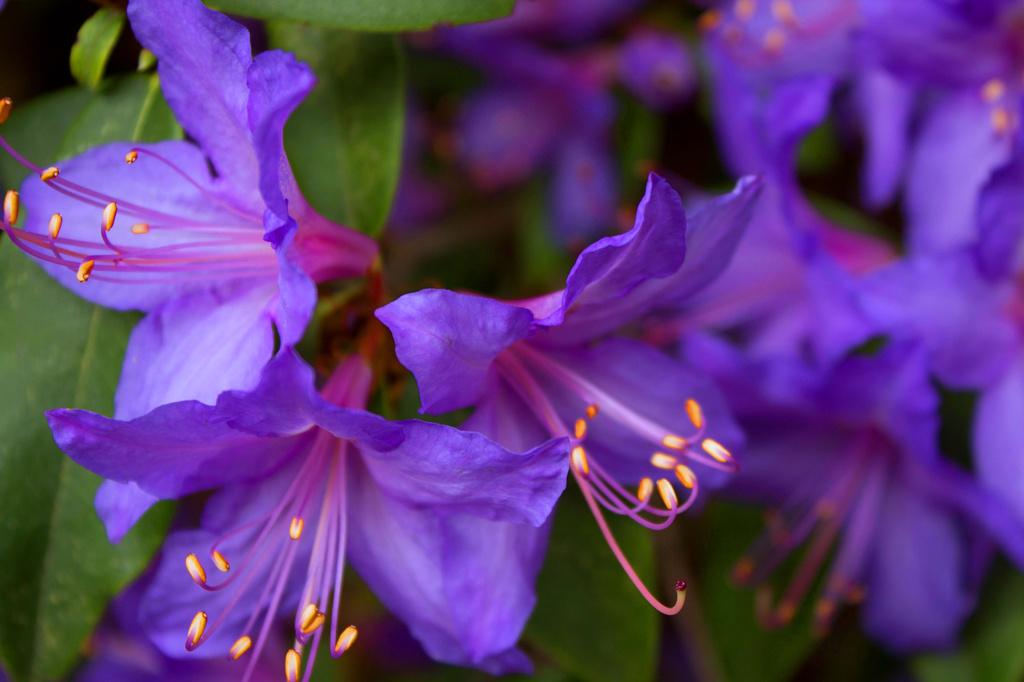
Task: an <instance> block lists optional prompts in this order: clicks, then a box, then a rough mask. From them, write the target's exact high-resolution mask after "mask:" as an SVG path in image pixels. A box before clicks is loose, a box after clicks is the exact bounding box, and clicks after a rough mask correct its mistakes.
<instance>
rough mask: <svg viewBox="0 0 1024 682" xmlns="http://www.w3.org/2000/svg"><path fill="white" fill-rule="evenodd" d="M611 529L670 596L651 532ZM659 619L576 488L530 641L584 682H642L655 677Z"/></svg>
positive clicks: (564, 509) (546, 572) (565, 502)
mask: <svg viewBox="0 0 1024 682" xmlns="http://www.w3.org/2000/svg"><path fill="white" fill-rule="evenodd" d="M608 524H609V526H610V527H611V529H612V532H613V533H615V537H616V539H617V540H618V541H619V546H620V547H621V548H622V551H623V552H625V554H626V556H627V557H628V558H629V560H630V562H631V563H632V564H633V567H634V568H635V569H636V572H637V574H638V575H639V576H640V577H641V578H642V579H643V580H644V582H645V583H646V584H647V585H650V586H653V587H654V588H655V589H654V590H653V591H654V592H655V593H656V594H660V593H663V592H665V591H666V590H659V589H656V588H657V587H658V586H657V585H654V581H653V575H654V549H653V547H652V545H651V533H650V531H648V530H646V529H644V528H642V527H641V526H639V525H637V524H636V523H633V522H632V521H629V520H626V519H624V518H622V517H611V518H609V519H608ZM669 591H671V590H669ZM672 597H673V599H674V598H675V594H674V593H673V594H672ZM661 618H662V616H661V615H660V614H658V612H657V611H655V610H654V609H652V608H651V607H650V606H649V605H648V604H647V602H645V601H644V599H643V597H641V596H640V594H639V593H638V592H637V591H636V588H635V587H634V586H633V584H632V582H630V580H629V578H628V577H626V574H625V573H624V572H623V570H622V568H621V567H620V566H619V562H618V561H616V560H615V556H614V555H613V554H612V552H611V549H609V548H608V545H607V544H606V543H605V540H604V537H603V536H602V535H601V531H600V530H599V529H598V527H597V524H596V523H595V522H594V518H593V517H592V516H591V514H590V510H589V509H588V507H587V505H586V503H585V502H584V500H583V498H582V496H581V495H580V493H579V491H578V490H577V489H576V488H575V487H574V486H572V484H571V483H570V490H568V491H567V492H566V494H564V495H563V496H562V499H561V500H560V501H559V503H558V509H557V511H556V516H555V527H554V530H553V531H552V534H551V545H550V547H549V548H548V556H547V560H546V561H545V563H544V569H543V570H542V571H541V574H540V578H539V580H538V582H537V608H536V609H535V610H534V612H533V617H532V618H531V619H530V622H529V623H528V624H527V626H526V639H527V641H528V642H529V643H530V644H531V645H532V646H533V647H534V648H536V649H538V650H540V651H541V652H543V653H544V654H546V655H548V656H550V657H551V658H552V659H553V660H554V661H555V663H557V664H558V666H559V667H560V668H561V669H563V670H565V671H567V672H569V673H570V674H572V675H574V676H578V677H580V678H582V679H584V680H589V681H590V682H606V681H607V682H618V681H619V680H634V681H636V682H644V681H645V680H650V679H652V678H653V677H654V671H655V668H656V664H657V656H658V634H659V625H660V622H659V621H660V619H661Z"/></svg>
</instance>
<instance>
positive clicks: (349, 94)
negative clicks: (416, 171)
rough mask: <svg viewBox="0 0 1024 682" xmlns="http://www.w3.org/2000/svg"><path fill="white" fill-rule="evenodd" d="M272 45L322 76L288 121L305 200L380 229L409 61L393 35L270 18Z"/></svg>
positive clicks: (393, 179) (387, 207) (344, 220)
mask: <svg viewBox="0 0 1024 682" xmlns="http://www.w3.org/2000/svg"><path fill="white" fill-rule="evenodd" d="M268 30H269V33H270V38H271V42H272V44H274V45H275V46H277V47H282V48H284V49H286V50H290V51H292V52H294V53H295V54H296V55H297V56H298V57H299V59H302V60H303V61H306V62H308V63H309V64H310V65H311V66H312V67H313V69H314V71H316V74H317V77H318V78H319V79H320V82H319V84H318V85H317V87H316V89H315V90H314V91H313V92H312V93H311V94H310V96H309V97H308V98H306V101H305V102H303V103H302V105H301V106H300V107H299V108H298V110H297V111H296V112H295V113H294V114H292V116H291V118H290V119H289V121H288V125H287V126H286V127H285V138H284V143H285V148H286V149H287V151H288V159H289V161H290V163H291V166H292V170H293V171H294V172H295V178H296V180H297V181H298V183H299V187H301V188H302V192H303V194H304V195H305V196H306V199H307V200H308V201H309V202H310V204H312V205H313V207H314V208H316V209H317V210H318V211H319V212H320V213H322V214H323V215H325V216H326V217H328V218H330V219H331V220H334V221H335V222H339V223H341V224H343V225H347V226H349V227H352V228H354V229H357V230H360V231H361V232H365V233H367V234H371V235H377V234H380V231H381V230H382V229H383V227H384V221H386V220H387V217H388V213H389V212H390V211H391V202H392V200H393V199H394V196H395V188H396V187H397V185H398V172H399V169H400V167H401V157H402V131H403V127H404V124H405V62H404V59H403V57H402V52H401V47H400V45H399V43H398V40H397V38H396V37H395V36H389V35H373V34H366V33H353V32H350V31H339V30H332V29H324V28H317V27H314V26H300V25H297V24H287V23H281V22H278V23H273V24H270V25H269V29H268Z"/></svg>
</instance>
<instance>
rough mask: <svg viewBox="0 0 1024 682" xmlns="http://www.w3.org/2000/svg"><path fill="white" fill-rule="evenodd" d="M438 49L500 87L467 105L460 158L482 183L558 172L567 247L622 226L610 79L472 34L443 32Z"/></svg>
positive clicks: (596, 70) (555, 185)
mask: <svg viewBox="0 0 1024 682" xmlns="http://www.w3.org/2000/svg"><path fill="white" fill-rule="evenodd" d="M437 41H438V47H439V48H440V49H442V50H443V51H445V52H447V53H450V54H453V55H456V56H458V57H460V58H462V59H465V60H467V61H470V62H472V63H473V64H475V65H476V66H477V67H479V68H480V69H482V70H483V71H485V72H486V73H487V74H488V76H489V77H490V78H491V79H492V81H493V82H492V83H491V84H489V85H488V86H486V87H484V88H482V89H481V90H479V91H477V92H476V93H474V94H472V95H471V96H470V97H469V98H468V99H467V101H466V103H465V105H464V107H463V111H462V115H461V117H460V119H459V122H458V130H457V134H456V152H457V154H458V156H459V159H460V162H461V163H462V164H463V165H464V166H465V167H466V169H467V170H468V171H469V173H470V175H471V177H472V178H473V180H474V182H475V183H476V184H477V185H478V186H480V187H481V188H483V189H497V188H500V187H505V186H508V185H510V184H514V183H518V182H521V181H523V180H525V179H526V178H528V177H530V176H531V175H532V174H534V173H536V172H537V171H538V170H540V169H542V168H545V167H550V168H551V169H552V172H553V174H554V178H553V182H552V184H551V195H550V205H551V217H552V220H553V223H554V225H555V228H556V230H557V232H558V234H559V236H560V237H561V238H562V239H563V240H565V241H572V240H576V239H582V238H588V237H590V236H592V235H594V234H599V233H601V232H605V231H607V230H608V228H609V227H610V226H612V225H614V224H615V209H616V197H617V195H618V185H617V178H616V171H615V159H614V155H613V154H612V132H613V131H612V125H613V123H614V111H615V104H614V100H613V99H612V96H611V93H610V92H609V90H608V86H609V82H610V78H609V77H608V76H607V75H606V74H605V73H604V71H605V70H606V69H603V68H601V67H600V66H599V65H597V64H595V63H594V60H591V59H588V58H570V57H568V56H563V55H560V54H558V53H555V52H553V51H551V50H548V49H544V48H541V47H539V46H537V45H534V44H532V43H528V42H525V41H521V40H497V39H494V38H491V37H488V36H481V35H478V34H477V32H475V31H469V30H466V27H460V28H458V29H452V30H450V31H445V32H440V33H439V34H437Z"/></svg>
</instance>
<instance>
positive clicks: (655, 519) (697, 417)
mask: <svg viewBox="0 0 1024 682" xmlns="http://www.w3.org/2000/svg"><path fill="white" fill-rule="evenodd" d="M498 368H499V371H500V372H501V374H502V375H503V377H504V378H505V379H506V380H507V381H508V382H509V384H510V385H512V386H513V387H514V388H515V389H516V391H517V392H518V393H519V395H520V397H521V398H522V399H523V400H524V401H525V402H526V404H527V405H529V406H530V407H531V408H532V409H533V410H534V412H535V414H536V415H537V417H538V418H539V419H540V421H541V422H542V423H543V424H544V425H545V427H546V428H547V429H548V431H549V432H550V433H551V435H552V436H555V437H567V438H569V439H570V441H571V443H572V450H571V454H570V459H571V464H572V467H571V470H572V473H573V478H575V479H576V483H577V484H578V485H579V487H580V490H581V492H582V493H583V496H584V498H585V499H586V501H587V505H588V506H589V507H590V510H591V512H592V513H593V515H594V519H595V521H596V522H597V524H598V526H599V528H600V529H601V532H602V534H603V535H604V537H605V540H606V541H607V542H608V545H609V547H610V548H611V550H612V552H613V553H614V554H615V556H616V558H617V559H618V560H619V563H620V564H621V565H622V568H623V570H625V571H626V574H627V575H628V576H629V577H630V579H631V580H632V581H633V584H634V585H635V586H636V587H637V589H638V590H639V591H640V593H641V594H642V595H643V596H644V598H645V599H647V601H648V602H649V603H650V604H651V605H652V606H653V607H654V608H656V609H658V610H659V611H661V612H662V613H665V614H669V615H671V614H673V613H677V612H678V611H679V610H680V609H681V608H682V605H683V600H684V599H685V591H684V590H685V583H682V582H681V581H680V584H682V585H683V589H678V588H677V601H676V604H675V605H674V606H671V607H670V606H666V605H665V604H662V603H661V602H660V601H659V600H658V599H656V598H655V597H654V596H653V595H651V593H650V591H649V590H648V589H647V587H646V586H645V585H644V584H643V582H642V581H641V580H640V578H639V577H638V576H637V574H636V571H635V570H634V569H633V567H632V565H631V564H630V563H629V560H628V559H627V558H626V557H625V555H624V554H623V552H622V551H621V549H620V548H619V546H618V543H617V542H616V540H615V538H614V536H613V534H612V533H611V530H610V529H609V528H608V524H607V522H606V521H605V519H604V516H603V514H602V511H601V510H602V509H604V510H606V511H609V512H611V513H613V514H617V515H620V516H627V517H629V518H630V519H632V520H633V521H636V522H637V523H639V524H640V525H642V526H644V527H646V528H649V529H652V530H660V529H663V528H667V527H668V526H669V525H671V524H672V522H673V521H674V520H675V518H676V517H677V516H678V515H679V514H681V513H683V512H684V511H686V510H687V509H689V508H690V507H691V506H692V505H693V503H694V502H695V501H696V499H697V492H698V489H699V486H698V481H697V475H696V474H695V473H694V471H693V469H691V468H690V466H689V463H691V462H699V463H701V464H703V465H705V466H710V467H712V468H715V469H720V470H723V471H730V472H731V471H736V470H737V466H736V462H735V460H734V459H733V458H732V455H731V454H730V453H729V451H728V450H726V448H725V447H723V446H722V445H721V444H720V443H718V442H717V441H715V440H713V439H711V438H706V437H704V433H705V420H704V415H703V412H702V410H701V408H700V405H699V404H698V403H697V401H696V400H693V399H690V400H687V401H686V407H685V411H686V414H687V419H688V420H689V422H690V423H691V424H692V426H693V428H694V432H693V433H692V434H690V435H688V436H685V437H684V436H680V435H677V434H676V433H675V432H673V431H671V430H668V429H666V428H664V427H663V426H661V425H659V424H657V423H655V422H654V421H652V420H650V419H648V418H647V417H645V416H644V415H642V414H640V413H638V412H636V411H635V410H633V409H631V408H630V407H629V406H628V405H626V404H625V403H623V402H621V401H619V400H617V399H616V398H615V397H614V396H612V395H611V394H609V393H607V392H606V391H604V390H602V389H600V388H599V387H597V386H596V385H594V384H593V383H591V382H589V381H587V380H586V379H584V378H583V377H581V376H580V375H579V374H577V373H576V372H574V371H572V370H571V369H569V368H568V367H566V366H564V365H563V364H561V363H559V362H557V361H556V360H554V359H552V358H551V357H549V356H548V355H547V354H545V353H543V352H542V351H538V350H536V349H534V348H532V347H530V345H529V344H525V343H518V344H516V345H514V346H513V347H512V348H511V349H510V352H506V353H503V354H502V355H500V356H499V358H498ZM538 377H544V378H545V379H548V380H554V381H555V382H557V383H558V384H559V385H560V386H561V387H563V388H566V389H568V390H569V392H570V393H571V394H573V395H575V396H577V397H578V398H579V401H580V412H579V413H580V414H581V415H585V417H580V418H579V419H577V420H576V421H575V422H574V423H573V426H572V428H571V429H570V428H569V427H568V426H567V425H566V422H565V421H564V420H563V418H562V416H561V415H560V414H559V413H558V412H557V410H556V409H555V408H554V406H553V404H552V401H551V398H550V397H549V396H548V395H547V393H546V392H545V390H544V389H543V388H542V386H541V383H540V382H539V381H538ZM598 418H601V419H609V420H613V421H615V422H617V423H618V424H619V425H621V426H624V427H626V428H627V429H629V430H630V431H631V432H632V433H634V434H635V435H637V436H639V437H641V438H642V439H644V440H646V441H648V442H649V443H651V445H652V447H653V448H654V450H653V451H652V454H651V455H650V458H649V462H650V466H651V474H652V475H651V476H650V477H646V476H645V477H643V478H641V479H640V480H639V482H638V484H637V489H636V492H635V493H634V492H631V491H629V490H627V489H626V488H625V487H623V486H622V485H621V484H620V483H619V481H618V480H617V479H616V478H615V477H614V476H612V475H611V474H610V473H609V472H608V470H607V469H606V468H605V467H603V466H602V465H601V462H600V461H599V458H596V457H594V456H592V455H591V454H588V452H587V449H586V446H585V445H584V442H585V439H586V436H587V431H588V424H589V423H590V422H592V421H593V420H595V419H598ZM672 474H674V475H675V477H676V478H677V479H678V481H679V483H680V484H681V485H682V486H683V488H684V489H685V490H687V491H688V493H687V496H686V499H685V500H683V501H682V502H680V499H679V496H678V495H677V493H676V488H675V485H674V484H673V483H672V481H671V480H670V479H669V478H667V477H666V476H670V475H672ZM655 479H657V482H656V483H655ZM655 489H657V491H658V496H659V497H660V498H661V501H662V504H663V505H664V507H665V508H664V509H659V508H655V507H653V506H652V505H651V502H652V498H653V493H654V490H655Z"/></svg>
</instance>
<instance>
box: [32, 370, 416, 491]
mask: <svg viewBox="0 0 1024 682" xmlns="http://www.w3.org/2000/svg"><path fill="white" fill-rule="evenodd" d="M47 419H48V420H49V423H50V428H51V430H52V431H53V435H54V440H56V441H57V445H58V446H59V447H60V448H61V449H62V450H63V451H64V452H65V453H66V454H67V455H68V456H70V457H71V458H72V459H73V460H75V461H76V462H78V463H79V464H82V465H83V466H85V467H86V468H88V469H90V470H91V471H94V472H95V473H97V474H99V475H100V476H103V477H104V478H108V479H112V480H114V481H117V482H119V483H127V482H129V481H132V482H134V483H136V484H137V485H138V486H139V488H141V489H142V490H143V491H145V492H147V493H149V494H151V495H154V496H156V497H159V498H162V499H164V498H177V497H180V496H182V495H187V494H189V493H192V492H197V491H199V490H205V489H209V488H215V487H219V486H221V485H224V484H226V483H230V482H235V481H244V480H248V479H252V478H256V477H260V476H263V475H266V474H267V473H269V472H270V471H273V470H274V469H275V468H276V467H278V466H279V465H280V464H281V463H282V462H284V461H285V460H287V459H288V458H290V457H293V456H296V455H297V454H300V453H301V452H302V451H303V448H304V447H305V446H306V441H307V440H308V438H309V437H310V435H311V434H312V433H313V432H312V430H311V429H312V427H313V425H314V421H315V420H317V419H321V420H329V421H330V425H331V430H332V432H334V433H335V435H337V436H339V437H342V438H353V439H357V440H360V441H361V442H363V443H365V444H366V445H367V446H368V447H371V448H374V449H376V450H378V451H386V450H388V449H390V448H394V447H396V446H397V445H398V444H400V443H401V441H402V438H403V436H402V427H401V426H398V425H393V424H390V423H389V422H387V421H386V420H384V419H382V418H380V417H377V416H376V415H372V414H369V413H366V412H362V411H359V410H346V409H343V408H338V407H334V406H333V405H330V404H328V403H326V402H324V401H323V400H322V399H320V397H319V396H318V395H317V394H316V391H315V389H314V387H313V377H312V370H310V369H309V367H308V366H306V365H305V364H304V363H303V362H302V361H301V360H300V359H299V358H298V357H297V356H295V355H294V353H293V352H292V351H288V350H286V351H284V352H282V353H281V354H280V355H279V356H278V357H277V358H276V359H275V360H274V361H273V362H271V363H270V364H269V365H268V366H267V368H266V370H265V371H264V373H263V376H262V378H261V381H260V384H259V386H258V387H257V388H256V389H255V390H254V391H252V392H240V391H228V392H225V393H222V394H221V395H220V397H219V398H218V400H217V404H216V405H215V406H210V405H204V404H202V403H199V402H196V401H185V402H178V403H171V404H169V405H162V406H160V407H158V408H156V409H154V410H153V411H152V412H149V413H148V414H145V415H143V416H141V417H138V418H137V419H133V420H131V421H116V420H113V419H107V418H106V417H101V416H99V415H95V414H92V413H90V412H85V411H83V410H53V411H51V412H49V413H47ZM268 436H273V437H268Z"/></svg>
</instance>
